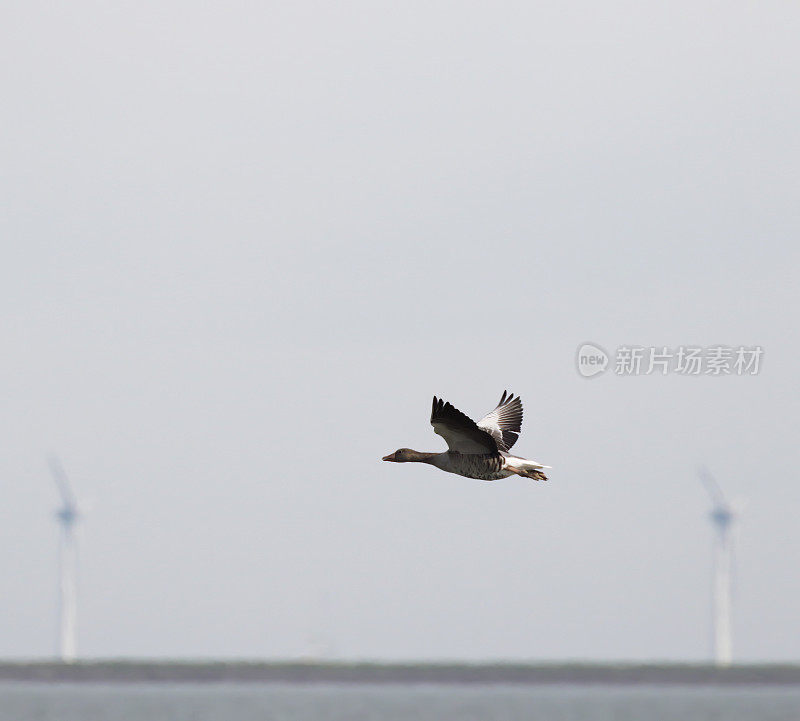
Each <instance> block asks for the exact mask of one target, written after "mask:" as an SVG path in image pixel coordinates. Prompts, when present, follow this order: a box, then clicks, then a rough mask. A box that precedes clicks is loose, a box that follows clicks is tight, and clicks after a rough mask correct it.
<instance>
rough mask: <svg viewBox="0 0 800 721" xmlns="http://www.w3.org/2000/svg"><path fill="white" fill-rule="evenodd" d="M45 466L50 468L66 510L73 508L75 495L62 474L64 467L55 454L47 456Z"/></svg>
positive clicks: (65, 476) (64, 474)
mask: <svg viewBox="0 0 800 721" xmlns="http://www.w3.org/2000/svg"><path fill="white" fill-rule="evenodd" d="M47 464H48V465H49V466H50V473H51V474H52V475H53V480H54V481H55V482H56V487H57V488H58V492H59V493H60V494H61V499H62V500H63V501H64V505H65V506H67V507H68V508H75V495H74V494H73V493H72V488H70V485H69V479H68V478H67V474H66V473H65V472H64V467H63V466H62V465H61V461H60V460H59V459H58V456H57V455H55V453H51V454H49V455H48V456H47Z"/></svg>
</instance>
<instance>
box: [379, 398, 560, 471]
mask: <svg viewBox="0 0 800 721" xmlns="http://www.w3.org/2000/svg"><path fill="white" fill-rule="evenodd" d="M431 425H433V430H434V432H435V433H438V434H439V435H440V436H442V438H444V439H445V441H447V447H448V450H447V451H444V452H443V453H421V452H420V451H413V450H411V449H410V448H401V449H399V450H397V451H395V452H394V453H392V454H390V455H388V456H385V457H384V459H383V460H384V461H394V462H395V463H407V462H416V463H428V464H430V465H432V466H436V467H437V468H439V469H441V470H443V471H446V472H448V473H456V474H458V475H459V476H466V477H467V478H477V479H479V480H482V481H496V480H498V479H500V478H507V477H508V476H512V475H515V474H516V475H518V476H525V477H526V478H533V479H535V480H537V481H546V480H547V476H545V474H544V473H543V472H542V470H541V469H542V468H548V467H549V466H543V465H542V464H540V463H537V462H536V461H530V460H527V459H525V458H520V457H519V456H512V455H511V454H510V453H509V452H508V451H509V450H511V446H513V445H514V443H515V442H516V440H517V438H518V437H519V433H520V430H521V428H522V401H520V399H519V397H516V398H515V397H514V396H513V394H512V395H509V394H507V393H506V392H505V391H504V392H503V396H502V397H501V398H500V403H498V404H497V407H496V408H495V409H494V410H493V411H491V412H490V413H487V414H486V415H485V416H484V417H483V418H481V420H480V421H478V422H477V423H476V422H475V421H473V420H472V419H471V418H469V417H468V416H466V415H464V414H463V413H462V412H461V411H459V410H458V409H456V408H454V407H453V406H452V405H450V403H446V402H445V401H443V400H440V399H438V398H436V397H435V396H434V398H433V408H432V410H431Z"/></svg>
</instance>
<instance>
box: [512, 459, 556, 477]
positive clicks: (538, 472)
mask: <svg viewBox="0 0 800 721" xmlns="http://www.w3.org/2000/svg"><path fill="white" fill-rule="evenodd" d="M505 459H506V465H505V467H506V468H507V469H508V470H509V471H511V472H512V473H516V474H517V475H518V476H523V477H524V478H533V480H534V481H546V480H547V476H546V475H545V474H544V472H543V471H542V468H550V466H543V465H542V464H541V463H537V462H536V461H529V460H528V459H527V458H519V457H518V456H508V455H507V456H505Z"/></svg>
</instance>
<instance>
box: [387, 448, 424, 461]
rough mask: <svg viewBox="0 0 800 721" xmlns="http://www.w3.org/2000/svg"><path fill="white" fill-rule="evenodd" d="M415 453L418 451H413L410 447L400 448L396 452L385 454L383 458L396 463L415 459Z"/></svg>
mask: <svg viewBox="0 0 800 721" xmlns="http://www.w3.org/2000/svg"><path fill="white" fill-rule="evenodd" d="M415 454H416V451H412V450H411V449H410V448H398V449H397V450H396V451H395V452H394V453H390V454H389V455H388V456H384V457H383V460H384V461H392V462H394V463H407V462H408V461H411V460H413V456H414V455H415Z"/></svg>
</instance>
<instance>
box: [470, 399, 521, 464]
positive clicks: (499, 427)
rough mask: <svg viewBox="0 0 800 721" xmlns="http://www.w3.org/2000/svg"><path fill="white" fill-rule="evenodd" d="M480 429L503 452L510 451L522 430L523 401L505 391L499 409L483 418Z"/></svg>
mask: <svg viewBox="0 0 800 721" xmlns="http://www.w3.org/2000/svg"><path fill="white" fill-rule="evenodd" d="M476 425H477V426H478V428H480V429H482V430H484V431H486V432H487V433H488V434H489V435H490V436H491V437H492V438H494V440H495V443H497V447H498V448H499V449H500V450H501V451H509V450H511V447H512V446H513V445H514V444H515V443H516V442H517V438H519V434H520V431H521V430H522V401H521V400H520V398H519V396H517V397H516V398H515V397H514V394H513V393H508V392H507V391H503V395H502V396H501V397H500V402H499V403H498V404H497V407H496V408H495V409H494V410H493V411H490V412H489V413H487V414H486V415H485V416H484V417H483V418H481V419H480V420H479V421H478V422H477V424H476Z"/></svg>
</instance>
